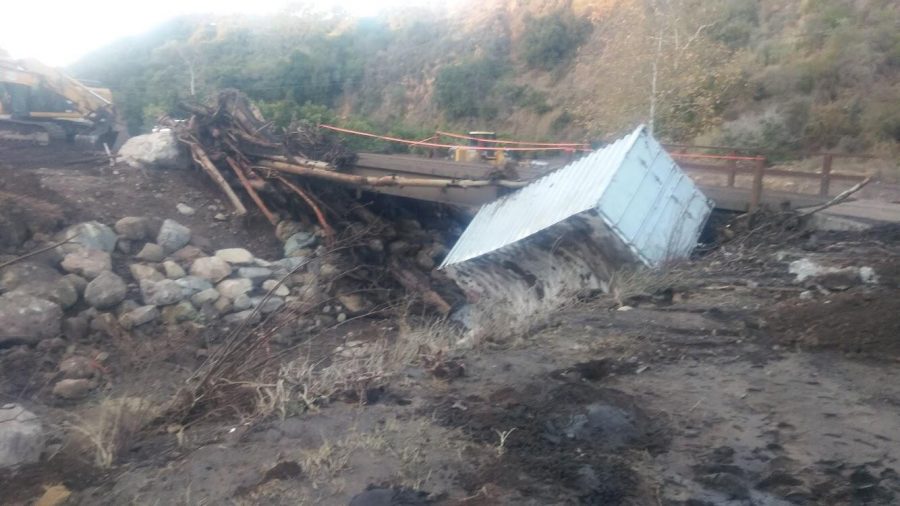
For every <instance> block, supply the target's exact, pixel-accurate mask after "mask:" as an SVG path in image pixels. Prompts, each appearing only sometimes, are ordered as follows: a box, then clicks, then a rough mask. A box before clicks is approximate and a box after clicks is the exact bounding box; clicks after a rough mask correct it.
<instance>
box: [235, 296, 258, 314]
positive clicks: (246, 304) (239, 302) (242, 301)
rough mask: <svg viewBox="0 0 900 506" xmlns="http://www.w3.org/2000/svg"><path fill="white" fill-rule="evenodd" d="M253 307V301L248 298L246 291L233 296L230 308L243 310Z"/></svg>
mask: <svg viewBox="0 0 900 506" xmlns="http://www.w3.org/2000/svg"><path fill="white" fill-rule="evenodd" d="M252 307H253V301H252V300H251V299H250V296H249V295H247V294H246V293H242V294H240V295H238V296H237V297H235V298H234V302H233V303H232V309H233V310H234V311H243V310H245V309H250V308H252Z"/></svg>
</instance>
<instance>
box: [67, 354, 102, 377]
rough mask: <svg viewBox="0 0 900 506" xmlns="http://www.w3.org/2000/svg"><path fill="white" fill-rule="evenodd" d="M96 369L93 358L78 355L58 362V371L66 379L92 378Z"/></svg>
mask: <svg viewBox="0 0 900 506" xmlns="http://www.w3.org/2000/svg"><path fill="white" fill-rule="evenodd" d="M97 371H98V368H97V367H96V366H95V365H94V361H93V360H91V359H89V358H87V357H82V356H80V355H74V356H71V357H68V358H64V359H63V360H62V362H60V363H59V372H60V374H62V377H63V378H67V379H82V378H93V377H94V376H95V375H96V374H97Z"/></svg>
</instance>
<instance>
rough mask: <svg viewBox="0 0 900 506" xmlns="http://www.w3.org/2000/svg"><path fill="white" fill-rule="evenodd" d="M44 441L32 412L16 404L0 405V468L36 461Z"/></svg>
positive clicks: (42, 432)
mask: <svg viewBox="0 0 900 506" xmlns="http://www.w3.org/2000/svg"><path fill="white" fill-rule="evenodd" d="M45 442H46V435H45V434H44V431H43V428H42V427H41V422H40V420H39V419H38V417H37V416H35V414H34V413H32V412H30V411H28V410H26V409H25V408H23V407H22V406H20V405H18V404H4V405H2V406H0V468H7V467H18V466H21V465H24V464H34V463H36V462H38V461H39V460H40V459H41V452H42V451H43V450H44V443H45Z"/></svg>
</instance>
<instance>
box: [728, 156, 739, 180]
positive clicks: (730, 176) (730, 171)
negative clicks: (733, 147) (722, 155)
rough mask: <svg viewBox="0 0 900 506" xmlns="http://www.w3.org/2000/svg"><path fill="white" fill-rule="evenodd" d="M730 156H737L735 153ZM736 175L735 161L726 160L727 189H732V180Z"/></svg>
mask: <svg viewBox="0 0 900 506" xmlns="http://www.w3.org/2000/svg"><path fill="white" fill-rule="evenodd" d="M731 156H737V153H734V152H732V153H731ZM736 175H737V160H735V159H730V160H728V187H729V188H734V178H735V176H736Z"/></svg>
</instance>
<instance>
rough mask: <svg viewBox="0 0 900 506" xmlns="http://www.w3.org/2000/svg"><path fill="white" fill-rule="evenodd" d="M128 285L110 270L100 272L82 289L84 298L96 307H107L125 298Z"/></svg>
mask: <svg viewBox="0 0 900 506" xmlns="http://www.w3.org/2000/svg"><path fill="white" fill-rule="evenodd" d="M127 292H128V286H126V285H125V282H124V281H122V278H120V277H119V276H117V275H115V274H113V273H112V272H111V271H106V272H103V273H101V274H100V275H99V276H97V277H96V278H94V280H93V281H91V282H90V283H88V285H87V288H85V289H84V300H85V301H86V302H87V303H88V304H90V305H91V306H92V307H95V308H97V309H109V308H111V307H113V306H115V305H116V304H118V303H120V302H122V301H123V300H125V294H126V293H127Z"/></svg>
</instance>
